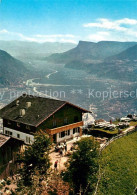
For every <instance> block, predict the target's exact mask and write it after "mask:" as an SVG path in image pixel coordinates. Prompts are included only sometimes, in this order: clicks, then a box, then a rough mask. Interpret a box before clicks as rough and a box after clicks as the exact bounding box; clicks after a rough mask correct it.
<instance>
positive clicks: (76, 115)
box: [38, 105, 82, 130]
mask: <svg viewBox="0 0 137 195" xmlns="http://www.w3.org/2000/svg"><path fill="white" fill-rule="evenodd" d="M65 119H68V120H67V123H65ZM55 121H56V125H54V122H55ZM79 121H82V111H81V110H79V109H78V108H75V107H73V106H71V105H65V106H64V107H63V108H61V109H60V110H59V111H57V112H56V113H55V114H54V115H53V116H51V117H50V118H48V119H47V120H46V121H44V122H43V123H42V124H40V125H39V126H38V129H41V130H45V129H52V128H55V127H61V126H64V125H67V124H72V123H75V122H79Z"/></svg>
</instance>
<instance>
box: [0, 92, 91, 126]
mask: <svg viewBox="0 0 137 195" xmlns="http://www.w3.org/2000/svg"><path fill="white" fill-rule="evenodd" d="M17 100H18V101H19V105H18V106H17V105H16V102H17ZM27 102H31V106H30V107H29V108H26V103H27ZM66 104H70V105H71V106H74V107H76V108H77V109H80V110H81V111H82V112H89V111H87V110H85V109H82V108H80V107H78V106H76V105H73V104H71V103H69V102H66V101H62V100H55V99H50V98H43V97H38V96H32V95H26V94H25V95H22V96H20V97H19V98H18V99H16V100H14V101H13V102H11V103H10V104H8V105H7V106H5V107H4V108H2V109H1V110H0V116H1V117H2V118H4V119H7V120H12V121H15V122H19V123H23V124H28V125H32V126H38V125H39V124H41V123H42V122H43V121H45V120H46V119H47V118H49V117H50V116H52V115H53V114H54V113H55V112H57V111H58V110H59V109H61V108H62V107H63V106H65V105H66ZM21 109H25V115H24V116H23V117H20V114H19V113H20V110H21Z"/></svg>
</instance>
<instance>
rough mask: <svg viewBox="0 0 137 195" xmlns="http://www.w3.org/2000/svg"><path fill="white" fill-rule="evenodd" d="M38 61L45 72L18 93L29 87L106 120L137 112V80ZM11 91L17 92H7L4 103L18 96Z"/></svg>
mask: <svg viewBox="0 0 137 195" xmlns="http://www.w3.org/2000/svg"><path fill="white" fill-rule="evenodd" d="M35 64H36V65H37V67H36V68H38V69H39V70H42V72H44V74H43V75H44V76H42V77H41V78H34V79H30V80H27V81H25V82H24V83H25V87H24V89H19V88H18V89H17V90H16V91H18V94H20V93H21V92H22V91H26V92H27V93H30V94H36V95H40V96H44V97H50V98H51V97H52V98H55V99H62V100H66V101H69V102H71V103H73V104H76V105H78V106H81V107H83V108H85V109H88V110H90V111H93V113H94V116H95V117H97V118H104V119H106V120H110V119H113V120H114V119H115V118H119V117H121V116H123V115H127V114H128V113H137V109H136V105H137V103H136V99H137V94H136V93H137V92H136V85H137V84H136V83H130V82H123V81H119V80H111V79H103V78H97V77H96V76H95V75H92V74H88V73H87V72H86V71H84V70H74V69H68V68H65V67H64V66H63V65H54V64H48V63H46V62H43V61H37V62H35ZM11 92H12V95H13V89H9V90H7V91H6V92H5V99H2V100H1V103H2V102H3V103H8V102H10V101H11V100H12V99H14V98H15V97H11ZM1 93H2V92H1ZM9 94H10V98H9ZM13 96H14V95H13Z"/></svg>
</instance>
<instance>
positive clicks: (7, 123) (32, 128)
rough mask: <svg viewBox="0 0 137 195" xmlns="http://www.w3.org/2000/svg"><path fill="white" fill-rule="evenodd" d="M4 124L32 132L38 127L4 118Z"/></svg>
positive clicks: (18, 129) (24, 131)
mask: <svg viewBox="0 0 137 195" xmlns="http://www.w3.org/2000/svg"><path fill="white" fill-rule="evenodd" d="M3 126H4V127H8V128H10V129H15V130H17V131H22V132H23V133H27V134H29V133H30V134H31V133H34V132H35V131H36V128H35V127H33V126H31V125H25V124H23V123H17V122H15V121H11V120H7V119H3Z"/></svg>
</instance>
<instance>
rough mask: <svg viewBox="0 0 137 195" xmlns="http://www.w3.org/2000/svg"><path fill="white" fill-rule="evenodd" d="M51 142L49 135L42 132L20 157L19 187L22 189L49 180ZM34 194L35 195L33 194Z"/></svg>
mask: <svg viewBox="0 0 137 195" xmlns="http://www.w3.org/2000/svg"><path fill="white" fill-rule="evenodd" d="M50 148H51V141H50V138H49V136H48V135H47V134H45V133H44V132H42V131H40V132H38V133H37V134H36V135H35V139H34V143H33V144H32V145H31V146H27V147H26V148H25V151H24V152H23V153H21V154H19V156H18V161H17V162H18V163H19V164H20V166H21V168H20V170H19V175H20V180H19V183H18V185H19V186H20V189H21V187H22V189H23V188H25V187H32V186H33V185H34V184H36V185H37V184H38V185H40V182H41V181H42V180H44V179H45V178H47V174H48V170H49V168H50V165H51V163H50V159H49V151H50ZM32 194H33V193H32Z"/></svg>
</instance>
